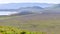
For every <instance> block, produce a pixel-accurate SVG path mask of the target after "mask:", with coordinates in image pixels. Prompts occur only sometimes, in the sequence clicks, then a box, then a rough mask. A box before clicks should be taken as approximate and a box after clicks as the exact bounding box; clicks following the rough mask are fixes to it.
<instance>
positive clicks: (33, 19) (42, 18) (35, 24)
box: [0, 14, 60, 34]
mask: <svg viewBox="0 0 60 34" xmlns="http://www.w3.org/2000/svg"><path fill="white" fill-rule="evenodd" d="M1 18H5V17H1ZM0 25H1V26H14V27H19V28H21V29H25V30H30V31H44V32H48V33H49V34H50V33H52V32H55V34H59V33H60V14H56V15H54V14H52V15H51V14H49V15H40V14H36V15H25V16H13V17H12V16H11V17H8V19H6V18H5V19H3V20H2V19H0Z"/></svg>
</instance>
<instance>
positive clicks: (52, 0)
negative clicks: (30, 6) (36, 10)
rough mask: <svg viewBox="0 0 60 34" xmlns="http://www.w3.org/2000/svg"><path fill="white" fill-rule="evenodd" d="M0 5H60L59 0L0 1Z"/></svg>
mask: <svg viewBox="0 0 60 34" xmlns="http://www.w3.org/2000/svg"><path fill="white" fill-rule="evenodd" d="M2 3H56V4H57V3H60V0H0V4H2Z"/></svg>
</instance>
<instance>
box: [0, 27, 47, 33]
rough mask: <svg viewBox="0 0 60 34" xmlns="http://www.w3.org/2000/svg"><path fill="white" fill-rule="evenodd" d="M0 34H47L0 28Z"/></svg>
mask: <svg viewBox="0 0 60 34" xmlns="http://www.w3.org/2000/svg"><path fill="white" fill-rule="evenodd" d="M0 34H47V33H46V32H30V31H26V30H21V29H19V28H15V27H8V26H0Z"/></svg>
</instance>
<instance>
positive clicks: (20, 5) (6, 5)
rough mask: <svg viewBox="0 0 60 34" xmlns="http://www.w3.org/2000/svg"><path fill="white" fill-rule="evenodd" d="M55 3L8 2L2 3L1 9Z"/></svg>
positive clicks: (42, 5)
mask: <svg viewBox="0 0 60 34" xmlns="http://www.w3.org/2000/svg"><path fill="white" fill-rule="evenodd" d="M51 5H53V4H48V3H8V4H0V9H18V8H21V7H32V6H40V7H42V8H45V7H49V6H51Z"/></svg>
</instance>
